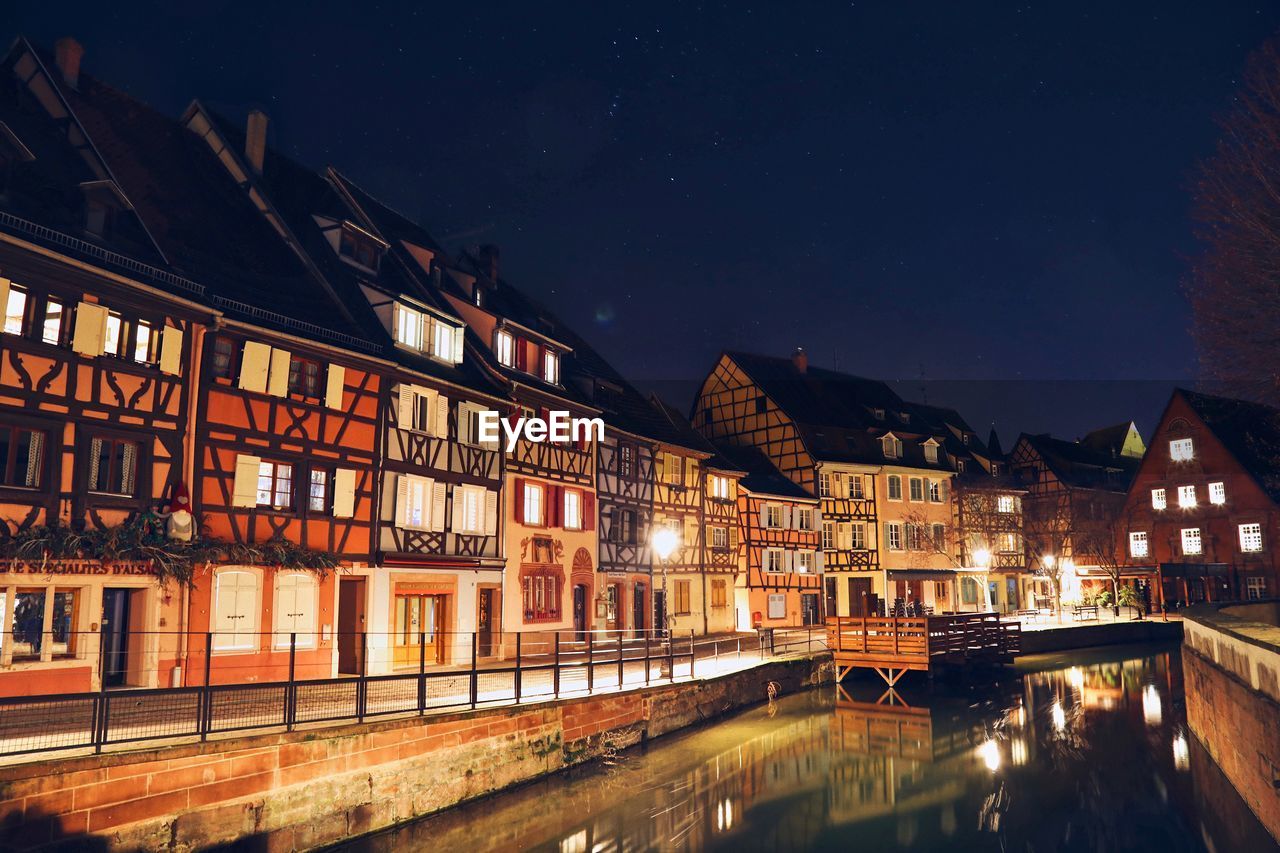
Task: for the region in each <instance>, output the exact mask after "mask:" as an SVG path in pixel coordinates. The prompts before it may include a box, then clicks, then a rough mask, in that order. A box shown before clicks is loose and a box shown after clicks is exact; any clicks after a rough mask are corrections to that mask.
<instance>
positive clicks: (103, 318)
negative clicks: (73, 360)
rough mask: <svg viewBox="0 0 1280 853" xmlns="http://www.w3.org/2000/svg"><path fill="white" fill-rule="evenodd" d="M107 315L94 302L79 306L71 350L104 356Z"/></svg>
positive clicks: (83, 303) (101, 307)
mask: <svg viewBox="0 0 1280 853" xmlns="http://www.w3.org/2000/svg"><path fill="white" fill-rule="evenodd" d="M7 298H8V296H7V294H6V299H7ZM107 313H108V312H107V309H106V307H105V306H102V305H95V304H94V303H92V302H81V303H80V304H79V305H77V306H76V330H75V334H74V335H73V336H72V338H71V349H73V350H75V351H76V352H78V353H80V354H81V355H87V356H90V357H93V356H99V355H102V347H103V344H104V343H105V342H106V340H107Z"/></svg>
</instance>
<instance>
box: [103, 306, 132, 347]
mask: <svg viewBox="0 0 1280 853" xmlns="http://www.w3.org/2000/svg"><path fill="white" fill-rule="evenodd" d="M128 337H129V326H128V324H127V323H125V321H124V318H122V317H121V316H120V315H119V314H117V313H116V312H114V311H112V312H111V313H109V314H107V336H106V338H104V339H103V341H102V352H103V353H104V354H105V355H120V353H121V345H122V344H123V343H124V342H125V340H126V339H128Z"/></svg>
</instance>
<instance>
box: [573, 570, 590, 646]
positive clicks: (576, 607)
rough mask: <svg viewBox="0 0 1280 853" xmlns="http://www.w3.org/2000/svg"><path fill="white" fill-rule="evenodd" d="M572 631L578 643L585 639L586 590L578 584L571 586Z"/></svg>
mask: <svg viewBox="0 0 1280 853" xmlns="http://www.w3.org/2000/svg"><path fill="white" fill-rule="evenodd" d="M573 630H574V631H576V632H577V635H578V640H579V641H582V640H585V639H586V638H587V633H586V632H587V588H586V586H585V585H583V584H580V583H576V584H574V585H573Z"/></svg>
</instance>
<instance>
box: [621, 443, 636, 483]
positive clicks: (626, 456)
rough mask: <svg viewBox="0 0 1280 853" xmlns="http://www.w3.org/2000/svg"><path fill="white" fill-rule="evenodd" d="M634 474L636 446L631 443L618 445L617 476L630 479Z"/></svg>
mask: <svg viewBox="0 0 1280 853" xmlns="http://www.w3.org/2000/svg"><path fill="white" fill-rule="evenodd" d="M635 474H636V448H635V445H633V444H619V445H618V476H619V477H626V478H627V479H631V478H632V477H634V476H635Z"/></svg>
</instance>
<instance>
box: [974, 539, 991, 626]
mask: <svg viewBox="0 0 1280 853" xmlns="http://www.w3.org/2000/svg"><path fill="white" fill-rule="evenodd" d="M973 564H974V565H975V566H977V567H978V568H979V569H982V571H983V572H984V573H985V572H987V571H989V570H990V569H991V552H990V551H988V550H987V549H986V548H979V549H978V550H976V551H974V552H973ZM987 588H988V587H987V577H986V575H985V574H984V575H983V578H982V595H981V596H974V601H973V609H974V612H975V613H976V612H977V611H978V608H979V607H981V606H982V603H981V601H979V598H983V599H985V598H986V597H987Z"/></svg>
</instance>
